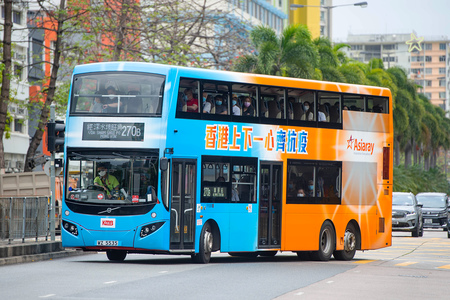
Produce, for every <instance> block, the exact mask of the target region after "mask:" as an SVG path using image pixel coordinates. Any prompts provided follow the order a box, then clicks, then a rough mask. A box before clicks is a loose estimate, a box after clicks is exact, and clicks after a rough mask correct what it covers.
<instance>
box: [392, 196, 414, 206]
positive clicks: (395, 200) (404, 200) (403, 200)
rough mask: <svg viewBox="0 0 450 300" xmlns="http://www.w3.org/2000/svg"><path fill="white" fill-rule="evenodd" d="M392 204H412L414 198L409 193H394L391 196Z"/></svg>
mask: <svg viewBox="0 0 450 300" xmlns="http://www.w3.org/2000/svg"><path fill="white" fill-rule="evenodd" d="M392 205H394V206H413V205H414V200H413V197H412V196H411V195H401V194H394V195H393V196H392Z"/></svg>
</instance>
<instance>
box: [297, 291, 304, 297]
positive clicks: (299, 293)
mask: <svg viewBox="0 0 450 300" xmlns="http://www.w3.org/2000/svg"><path fill="white" fill-rule="evenodd" d="M303 294H304V292H298V293H297V294H295V295H296V296H301V295H303Z"/></svg>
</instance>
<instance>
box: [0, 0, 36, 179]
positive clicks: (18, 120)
mask: <svg viewBox="0 0 450 300" xmlns="http://www.w3.org/2000/svg"><path fill="white" fill-rule="evenodd" d="M1 11H2V12H1V18H0V22H1V23H2V24H3V23H4V18H5V11H4V8H3V5H2V9H1ZM26 12H27V7H26V6H24V5H23V4H21V3H19V2H17V3H14V5H13V12H12V21H13V32H12V37H11V39H12V42H13V56H12V62H13V66H12V71H13V73H14V75H15V76H14V79H13V80H12V81H11V93H10V95H11V99H14V100H12V101H10V103H9V105H8V112H9V113H10V115H11V117H12V121H11V123H10V129H11V136H10V138H8V139H7V138H6V137H5V134H4V135H3V137H2V138H3V145H4V154H5V157H4V159H5V168H4V169H2V170H0V173H12V172H21V171H23V169H24V166H25V156H26V153H27V150H28V144H29V138H30V137H29V135H28V118H27V109H26V107H25V104H26V103H27V101H28V96H29V85H28V82H27V78H28V75H27V68H26V65H27V60H28V30H27V22H26V16H27V14H26ZM2 38H3V27H0V39H2Z"/></svg>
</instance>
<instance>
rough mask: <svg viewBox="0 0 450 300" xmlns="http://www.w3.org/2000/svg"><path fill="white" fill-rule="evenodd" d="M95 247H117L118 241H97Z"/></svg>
mask: <svg viewBox="0 0 450 300" xmlns="http://www.w3.org/2000/svg"><path fill="white" fill-rule="evenodd" d="M97 246H119V241H97Z"/></svg>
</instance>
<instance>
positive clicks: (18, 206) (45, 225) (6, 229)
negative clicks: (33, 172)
mask: <svg viewBox="0 0 450 300" xmlns="http://www.w3.org/2000/svg"><path fill="white" fill-rule="evenodd" d="M49 214H50V202H49V197H46V196H41V197H1V198H0V241H5V240H8V243H11V242H12V241H14V240H17V239H22V242H25V239H26V238H35V239H36V241H37V240H38V238H39V237H45V238H46V239H47V238H48V237H49V236H50V227H49V221H50V218H49ZM55 214H56V216H55V220H56V222H55V224H58V225H56V226H58V227H59V224H61V222H60V218H61V213H60V207H59V206H56V213H55Z"/></svg>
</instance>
